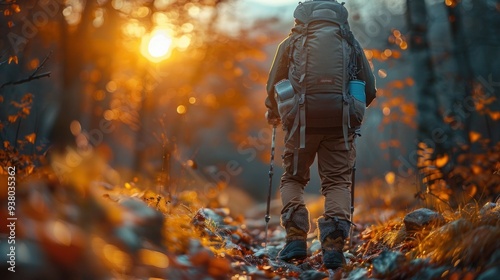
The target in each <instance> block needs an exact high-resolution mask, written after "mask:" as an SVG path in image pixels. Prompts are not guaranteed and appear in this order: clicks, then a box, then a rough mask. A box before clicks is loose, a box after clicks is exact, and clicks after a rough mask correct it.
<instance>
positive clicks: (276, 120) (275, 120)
mask: <svg viewBox="0 0 500 280" xmlns="http://www.w3.org/2000/svg"><path fill="white" fill-rule="evenodd" d="M266 119H267V123H268V124H270V125H272V126H277V125H279V124H280V123H281V119H280V117H279V116H276V115H275V114H274V113H273V111H271V110H267V112H266Z"/></svg>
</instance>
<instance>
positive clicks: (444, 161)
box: [436, 155, 449, 168]
mask: <svg viewBox="0 0 500 280" xmlns="http://www.w3.org/2000/svg"><path fill="white" fill-rule="evenodd" d="M448 160H449V158H448V155H444V156H442V157H439V158H437V159H436V166H437V167H439V168H441V167H443V166H445V165H446V164H447V163H448Z"/></svg>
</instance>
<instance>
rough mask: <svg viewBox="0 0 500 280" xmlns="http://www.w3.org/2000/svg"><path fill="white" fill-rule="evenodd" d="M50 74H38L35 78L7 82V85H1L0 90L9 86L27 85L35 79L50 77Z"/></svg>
mask: <svg viewBox="0 0 500 280" xmlns="http://www.w3.org/2000/svg"><path fill="white" fill-rule="evenodd" d="M50 74H51V72H45V73H42V74H38V75H35V76H29V77H28V78H26V79H22V80H19V81H15V82H7V83H5V84H3V85H2V86H0V88H3V87H5V86H10V85H19V84H24V83H27V82H29V81H33V80H37V79H40V78H44V77H50Z"/></svg>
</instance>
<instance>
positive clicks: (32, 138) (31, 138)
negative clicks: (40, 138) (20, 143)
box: [24, 133, 36, 144]
mask: <svg viewBox="0 0 500 280" xmlns="http://www.w3.org/2000/svg"><path fill="white" fill-rule="evenodd" d="M24 138H25V139H26V141H28V142H30V143H31V144H35V140H36V133H31V134H29V135H26V136H25V137H24Z"/></svg>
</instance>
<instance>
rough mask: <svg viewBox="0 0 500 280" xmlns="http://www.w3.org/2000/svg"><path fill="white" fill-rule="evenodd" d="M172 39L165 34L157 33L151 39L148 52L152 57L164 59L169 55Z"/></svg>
mask: <svg viewBox="0 0 500 280" xmlns="http://www.w3.org/2000/svg"><path fill="white" fill-rule="evenodd" d="M171 44H172V39H171V38H170V37H168V36H167V35H166V34H165V33H157V34H155V35H153V36H152V37H151V40H149V44H148V52H149V54H150V55H151V56H152V57H162V56H165V55H166V54H167V53H168V50H169V49H170V45H171Z"/></svg>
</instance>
